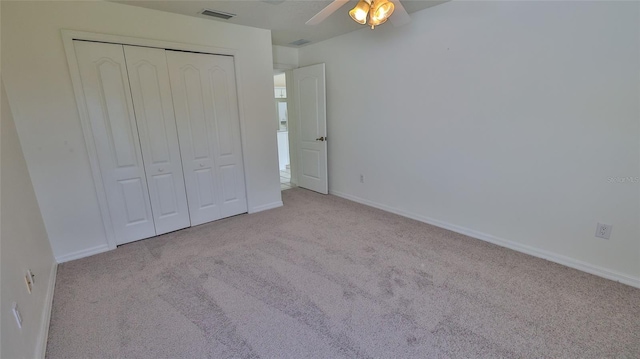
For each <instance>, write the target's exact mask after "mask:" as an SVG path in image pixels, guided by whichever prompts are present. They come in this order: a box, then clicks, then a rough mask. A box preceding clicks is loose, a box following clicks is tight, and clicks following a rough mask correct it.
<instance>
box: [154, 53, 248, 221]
mask: <svg viewBox="0 0 640 359" xmlns="http://www.w3.org/2000/svg"><path fill="white" fill-rule="evenodd" d="M166 55H167V62H168V64H169V75H170V79H171V88H172V92H173V101H174V108H175V113H176V122H177V125H178V137H179V139H180V149H181V154H182V163H183V167H184V176H185V183H186V188H187V198H188V202H189V210H190V213H191V223H192V224H193V225H195V224H199V223H205V222H209V221H213V220H216V219H220V218H224V217H228V216H232V215H236V214H240V213H244V212H246V211H247V203H246V192H245V179H244V169H243V163H242V148H241V140H240V121H239V115H238V102H237V95H236V84H235V68H234V65H233V58H232V57H229V56H217V55H205V54H195V53H185V52H177V51H167V52H166ZM230 171H231V172H232V174H233V175H232V176H231V175H230V173H229V172H230ZM228 179H231V180H228ZM227 198H233V199H232V200H227Z"/></svg>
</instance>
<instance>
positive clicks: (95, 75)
mask: <svg viewBox="0 0 640 359" xmlns="http://www.w3.org/2000/svg"><path fill="white" fill-rule="evenodd" d="M74 48H75V52H76V58H77V60H78V66H79V68H80V77H81V79H82V87H83V91H84V97H85V101H86V105H87V111H88V115H89V121H90V123H91V132H92V135H93V142H94V143H95V149H96V155H97V158H98V162H99V167H100V173H101V177H102V185H103V186H104V190H105V192H106V197H107V206H108V208H109V216H110V218H111V222H112V225H113V227H114V228H113V229H114V233H115V237H116V242H117V243H118V244H123V243H127V242H131V241H135V240H138V239H142V238H147V237H152V236H155V235H156V229H155V226H154V222H153V215H152V212H151V203H150V202H149V191H148V189H147V178H146V176H145V171H144V163H143V160H142V152H141V150H140V140H139V138H138V126H137V125H136V121H135V115H134V112H133V103H132V101H131V92H130V90H129V80H128V76H127V65H126V62H125V60H124V52H123V49H122V45H115V44H104V43H94V42H85V41H74Z"/></svg>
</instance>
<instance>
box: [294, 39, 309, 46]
mask: <svg viewBox="0 0 640 359" xmlns="http://www.w3.org/2000/svg"><path fill="white" fill-rule="evenodd" d="M310 42H311V41H309V40H305V39H300V40H296V41H294V42H290V43H289V45H293V46H302V45H304V44H308V43H310Z"/></svg>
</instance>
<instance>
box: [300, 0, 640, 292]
mask: <svg viewBox="0 0 640 359" xmlns="http://www.w3.org/2000/svg"><path fill="white" fill-rule="evenodd" d="M639 7H640V4H639V3H637V2H567V1H563V2H504V1H503V2H458V1H454V2H449V3H445V4H443V5H438V6H436V7H433V8H430V9H426V10H423V11H420V12H417V13H414V14H413V15H412V18H413V21H412V22H411V23H410V24H409V25H407V26H405V27H401V28H394V27H392V26H391V25H390V24H385V25H382V26H380V27H377V28H376V29H375V30H373V31H371V30H369V29H366V28H365V29H363V30H359V31H356V32H353V33H350V34H347V35H343V36H340V37H337V38H333V39H330V40H327V41H324V42H321V43H318V44H314V45H309V46H306V47H303V48H301V49H300V50H299V62H300V66H305V65H309V64H315V63H321V62H325V63H326V68H327V103H328V112H327V117H328V137H329V138H330V142H329V154H328V156H329V186H330V190H331V191H332V192H333V193H336V194H340V195H343V196H346V197H349V198H352V199H356V200H360V201H363V202H366V203H369V204H373V205H376V206H378V207H382V208H386V209H388V210H392V211H396V212H400V213H403V214H405V215H408V216H412V217H414V218H418V219H421V220H423V221H427V222H432V223H436V224H438V225H440V226H444V227H448V228H452V229H454V230H457V231H460V232H465V233H468V234H471V235H473V236H476V237H479V238H482V239H485V240H490V241H494V242H496V243H500V244H502V245H506V246H510V247H512V248H516V249H518V250H522V251H526V252H529V253H533V254H535V255H538V256H542V257H547V258H551V259H552V260H555V261H559V262H562V263H565V264H568V265H572V266H574V267H577V268H580V269H583V270H587V271H591V272H595V273H598V274H599V275H603V276H607V277H609V278H616V279H619V280H622V281H625V282H626V283H631V284H634V285H636V286H640V182H639V180H638V177H640V149H639V146H640V113H639V106H638V104H639V101H640V91H639V82H638V75H639V70H640V51H639V47H640V38H639V34H640V32H639V24H640V19H639V13H640V11H639V10H640V8H639ZM360 174H364V176H365V183H364V184H361V183H359V175H360ZM627 177H631V178H632V181H628V180H627V181H625V182H622V183H621V182H618V181H616V180H614V181H610V179H611V178H627ZM598 221H600V222H603V223H608V224H612V225H613V226H614V227H613V233H612V235H611V239H610V240H608V241H607V240H602V239H598V238H595V237H594V233H595V229H596V223H597V222H598Z"/></svg>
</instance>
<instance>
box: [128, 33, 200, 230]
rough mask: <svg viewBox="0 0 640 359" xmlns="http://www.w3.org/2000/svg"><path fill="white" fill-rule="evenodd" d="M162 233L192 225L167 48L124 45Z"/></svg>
mask: <svg viewBox="0 0 640 359" xmlns="http://www.w3.org/2000/svg"><path fill="white" fill-rule="evenodd" d="M124 52H125V57H126V60H127V70H128V73H129V83H130V84H131V94H132V98H133V104H134V110H135V115H136V122H137V124H138V132H139V135H140V144H141V147H142V155H143V157H144V167H145V171H146V174H147V178H148V179H149V181H148V187H149V195H150V199H151V209H152V211H153V218H154V221H155V226H156V232H157V234H163V233H167V232H171V231H175V230H178V229H182V228H185V227H189V226H190V224H191V223H190V220H189V209H188V206H187V196H186V191H185V184H184V177H183V174H182V161H181V158H180V148H179V145H178V134H177V130H176V121H175V116H174V110H173V101H172V98H171V86H170V84H169V73H168V69H167V62H166V57H165V51H164V50H163V49H154V48H147V47H136V46H124Z"/></svg>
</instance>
